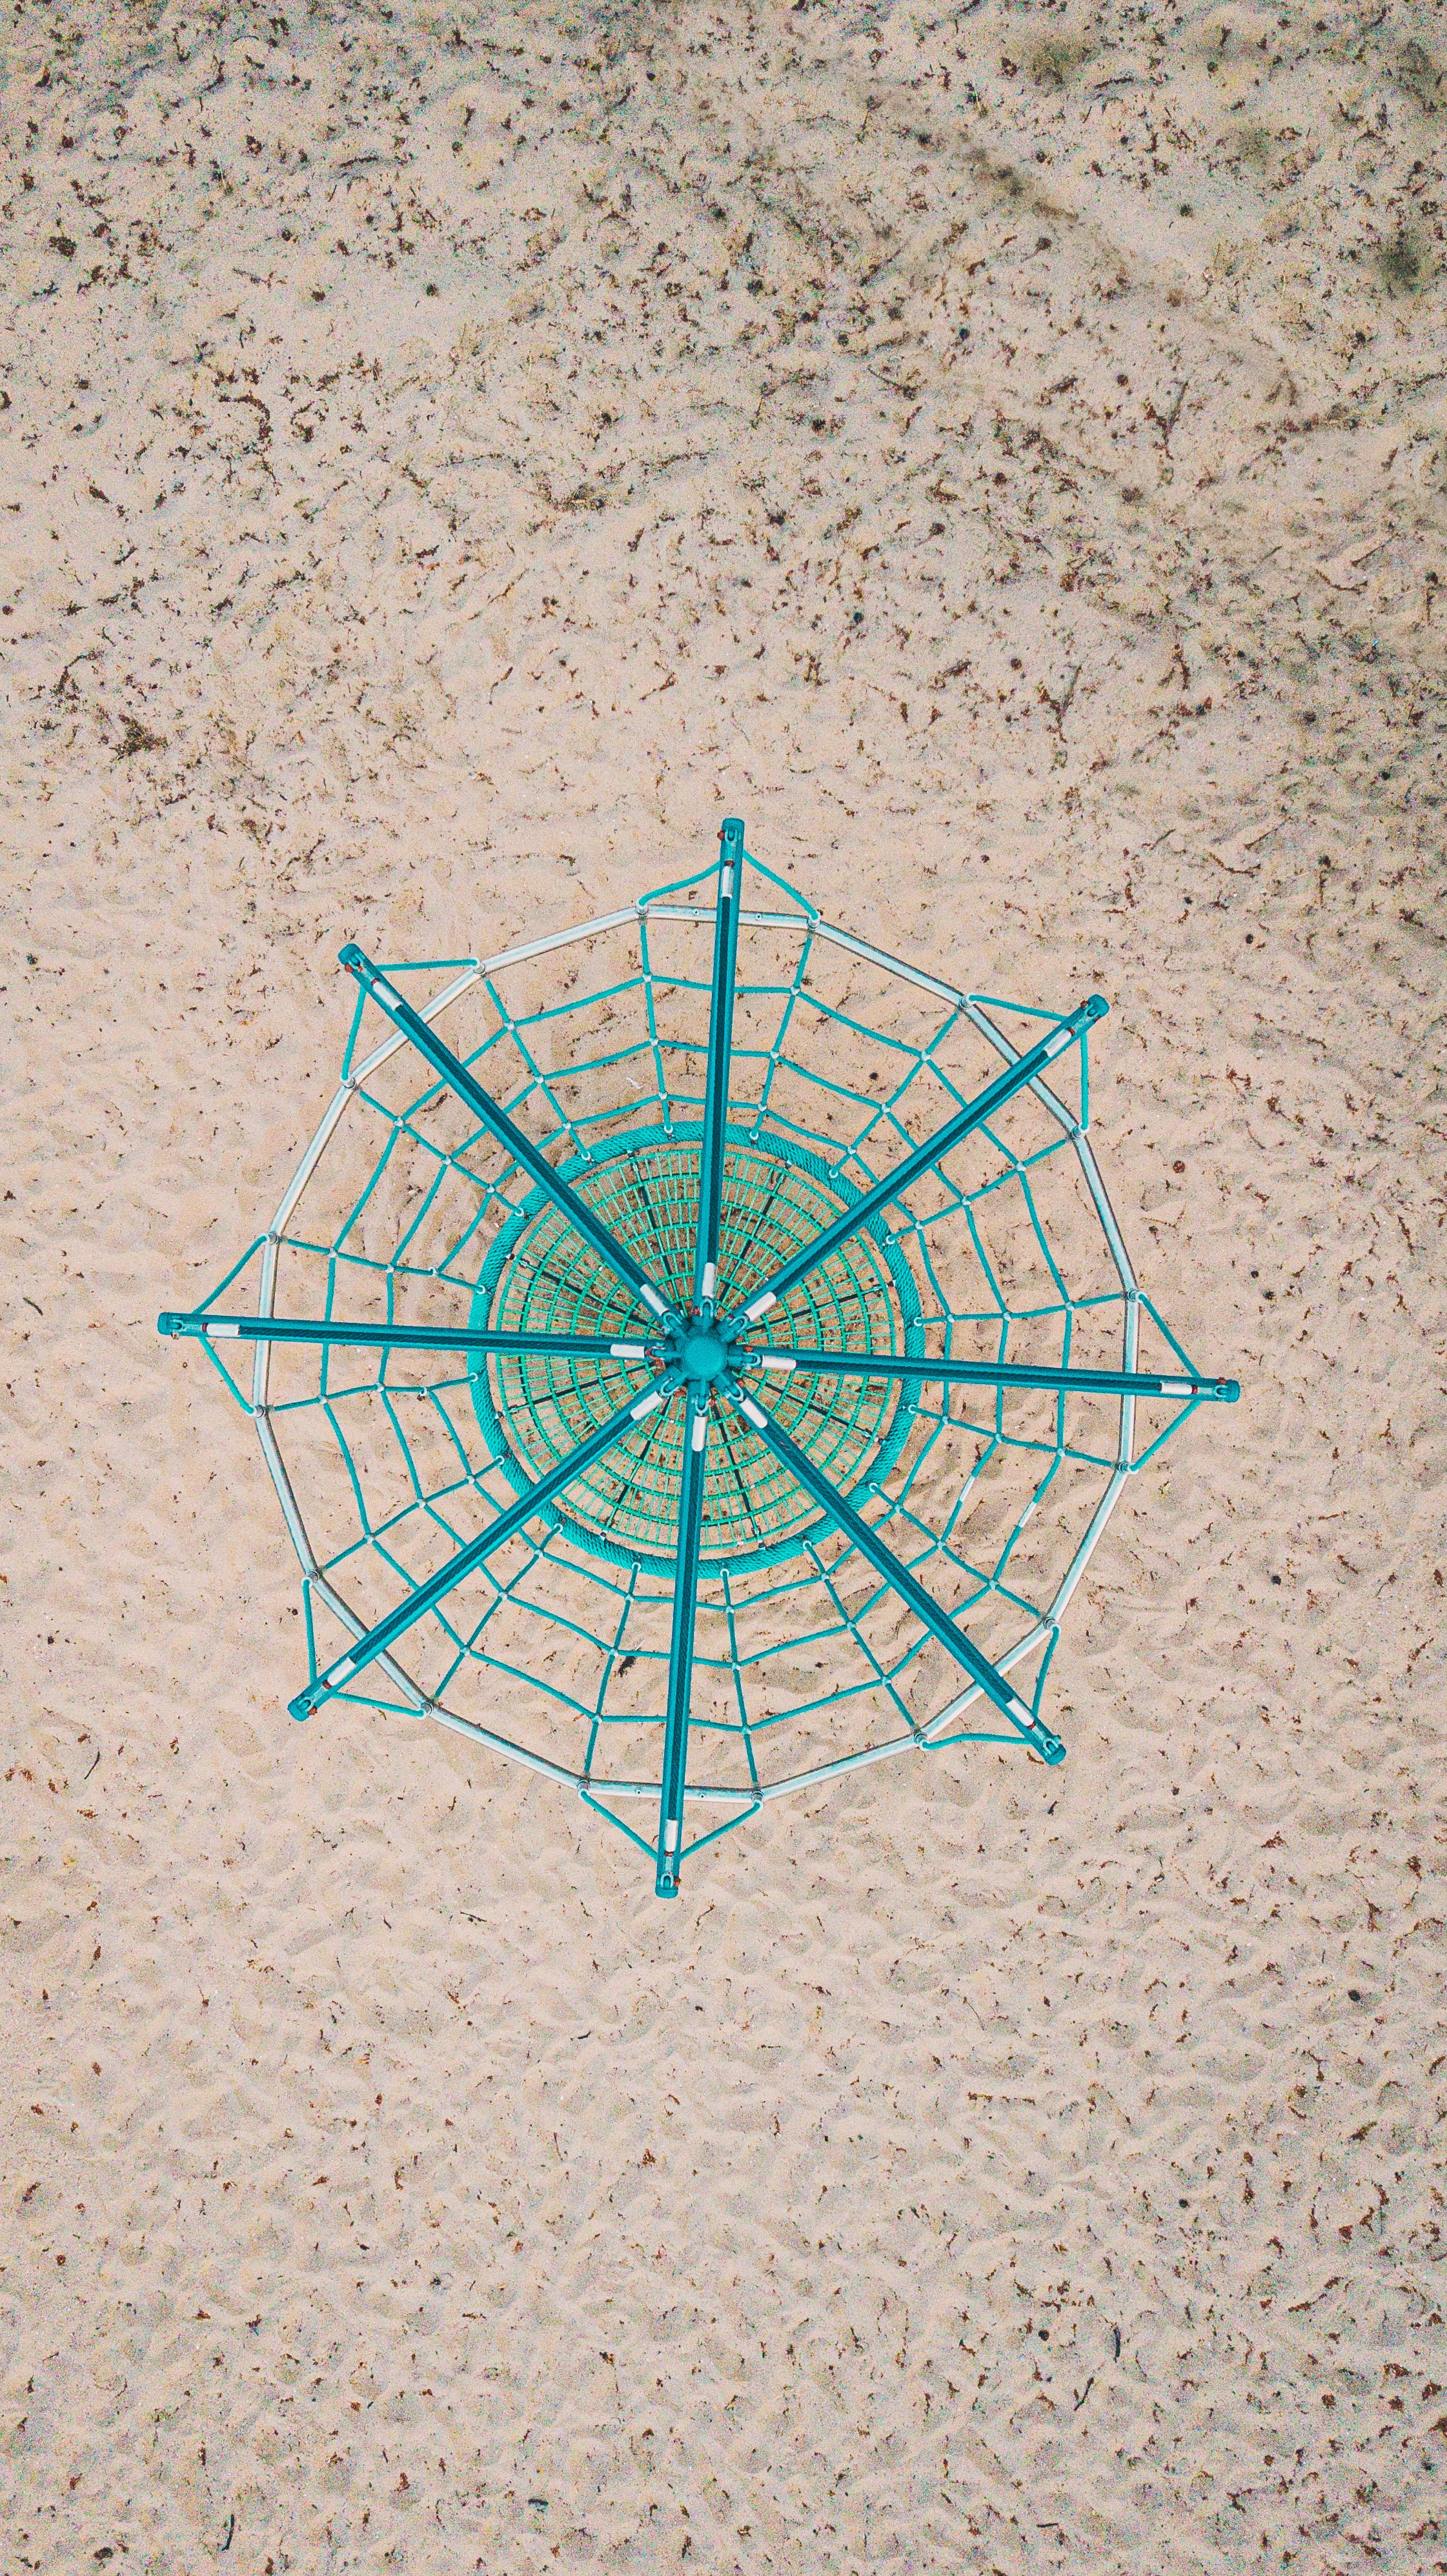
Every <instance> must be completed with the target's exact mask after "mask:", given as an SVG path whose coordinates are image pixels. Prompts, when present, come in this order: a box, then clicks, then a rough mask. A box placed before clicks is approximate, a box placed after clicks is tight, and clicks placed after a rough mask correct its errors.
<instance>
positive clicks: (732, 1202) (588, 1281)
mask: <svg viewBox="0 0 1447 2576" xmlns="http://www.w3.org/2000/svg"><path fill="white" fill-rule="evenodd" d="M699 1168H700V1141H699V1137H698V1133H697V1131H696V1130H680V1129H675V1130H674V1131H673V1132H672V1133H671V1134H670V1133H669V1132H667V1131H666V1130H664V1129H662V1128H648V1129H644V1130H642V1131H635V1132H634V1133H633V1134H632V1135H630V1136H628V1137H627V1138H626V1139H623V1140H621V1141H619V1142H618V1143H616V1144H612V1145H608V1146H604V1147H600V1148H598V1149H597V1150H595V1151H594V1152H592V1153H591V1154H588V1155H582V1156H578V1157H576V1158H575V1159H574V1160H573V1161H572V1162H571V1163H569V1164H566V1165H564V1166H563V1170H564V1175H565V1177H566V1178H567V1179H568V1180H569V1181H570V1182H571V1184H572V1186H573V1188H574V1189H575V1190H576V1191H577V1193H578V1195H579V1197H580V1198H582V1199H584V1200H585V1201H586V1203H587V1205H588V1206H589V1207H590V1208H592V1209H594V1210H595V1211H596V1213H597V1214H598V1215H599V1216H600V1217H601V1218H602V1220H603V1222H604V1223H605V1224H606V1225H607V1226H608V1228H609V1229H610V1231H611V1232H612V1233H613V1234H614V1235H615V1236H616V1237H617V1239H618V1241H619V1242H620V1243H621V1244H622V1245H623V1246H624V1249H625V1250H626V1251H627V1252H629V1253H630V1254H631V1255H632V1257H633V1258H634V1259H635V1260H636V1261H637V1262H638V1263H639V1264H640V1266H641V1267H642V1269H643V1270H644V1271H645V1272H646V1274H647V1275H648V1277H649V1278H651V1279H652V1280H653V1281H654V1282H655V1284H656V1285H657V1287H658V1288H659V1289H660V1290H661V1291H662V1293H663V1294H664V1296H665V1297H667V1298H668V1299H669V1301H670V1303H671V1304H673V1305H674V1306H676V1307H678V1308H679V1309H681V1310H684V1311H686V1310H687V1307H688V1305H689V1302H690V1300H691V1297H692V1292H693V1262H694V1243H695V1236H696V1232H697V1226H698V1202H699ZM857 1196H858V1193H857V1192H856V1191H854V1190H851V1189H850V1187H849V1185H848V1184H847V1183H845V1182H842V1181H840V1180H839V1179H838V1177H837V1176H836V1175H835V1174H834V1173H833V1172H832V1171H831V1170H830V1168H829V1166H828V1164H827V1163H826V1162H824V1161H823V1160H822V1158H821V1157H820V1156H819V1155H817V1154H813V1153H810V1152H808V1151H806V1150H805V1149H804V1148H802V1147H801V1146H798V1145H795V1144H793V1143H792V1142H786V1141H785V1140H783V1139H781V1138H778V1137H768V1138H763V1139H757V1140H755V1139H749V1140H745V1139H742V1138H735V1137H733V1136H732V1135H731V1136H730V1137H729V1140H728V1144H727V1148H726V1152H725V1158H724V1192H723V1223H722V1228H721V1233H720V1243H719V1286H718V1304H719V1309H720V1312H721V1313H723V1314H725V1315H727V1314H728V1313H730V1312H731V1311H736V1310H737V1309H738V1308H739V1307H740V1306H742V1305H743V1304H744V1303H745V1301H746V1300H747V1299H748V1297H749V1296H750V1295H751V1294H752V1293H753V1291H754V1290H755V1289H756V1288H759V1287H761V1286H762V1285H763V1284H764V1282H765V1281H766V1280H767V1279H768V1278H769V1277H770V1276H771V1275H772V1274H773V1273H774V1272H775V1271H777V1270H778V1269H779V1268H780V1266H781V1264H782V1263H783V1262H784V1261H786V1260H787V1259H788V1257H789V1256H790V1254H791V1253H794V1252H796V1251H797V1250H798V1249H799V1248H800V1246H801V1245H803V1244H807V1243H812V1242H813V1241H814V1240H815V1239H816V1238H817V1237H818V1236H819V1235H820V1234H822V1233H823V1231H824V1229H825V1227H826V1226H828V1225H831V1224H832V1223H833V1221H834V1219H835V1218H836V1217H837V1216H838V1215H839V1213H840V1211H841V1209H843V1208H846V1207H848V1206H850V1205H852V1204H853V1202H854V1200H855V1199H856V1197H857ZM919 1317H920V1305H919V1298H918V1294H917V1292H916V1289H915V1284H914V1280H913V1277H912V1275H911V1272H910V1269H909V1265H908V1263H907V1261H906V1260H905V1258H904V1254H903V1251H902V1249H901V1247H900V1245H899V1243H898V1241H897V1240H896V1238H895V1237H894V1236H893V1235H892V1234H891V1233H890V1232H889V1231H888V1229H887V1227H885V1226H884V1225H883V1224H882V1223H881V1222H880V1221H879V1220H878V1219H876V1220H875V1221H874V1223H873V1224H872V1225H868V1226H862V1227H861V1228H860V1230H859V1232H858V1233H857V1234H855V1235H852V1236H851V1237H850V1238H849V1240H848V1241H847V1242H846V1243H844V1244H842V1245H840V1246H839V1248H838V1249H837V1250H836V1251H834V1252H832V1253H831V1254H830V1255H829V1257H828V1258H827V1260H825V1261H822V1262H821V1263H820V1264H819V1267H818V1268H817V1270H814V1271H811V1272H810V1274H809V1276H808V1277H807V1278H805V1279H803V1280H801V1281H800V1282H799V1284H798V1286H797V1287H795V1288H793V1289H791V1290H790V1292H789V1294H788V1296H787V1297H785V1298H784V1299H782V1300H781V1302H780V1303H779V1304H778V1305H777V1306H775V1307H774V1308H773V1309H772V1310H771V1312H770V1313H769V1315H768V1317H767V1319H766V1324H765V1326H764V1327H763V1328H762V1329H761V1330H758V1331H756V1332H754V1333H752V1334H751V1335H750V1336H749V1339H750V1341H751V1342H752V1343H754V1344H756V1345H758V1344H762V1343H763V1342H765V1341H766V1340H767V1342H768V1343H769V1344H770V1345H771V1346H772V1347H773V1348H775V1349H781V1350H788V1349H791V1348H792V1349H801V1350H802V1349H808V1350H819V1349H826V1350H828V1349H833V1350H844V1349H848V1350H850V1351H853V1352H856V1353H868V1352H878V1353H880V1354H884V1353H895V1354H902V1353H914V1352H918V1351H920V1350H922V1349H923V1347H924V1337H923V1333H922V1331H921V1329H920V1322H919ZM472 1321H473V1324H474V1326H476V1327H479V1328H481V1327H489V1328H491V1329H493V1330H506V1331H512V1332H531V1333H560V1334H561V1333H571V1334H587V1335H599V1336H603V1337H606V1338H607V1339H609V1340H616V1341H628V1342H632V1343H634V1344H636V1343H637V1342H638V1341H639V1340H640V1339H641V1338H642V1337H643V1335H644V1333H645V1332H651V1330H652V1327H651V1325H650V1324H649V1321H648V1319H647V1318H645V1317H644V1316H643V1315H642V1314H641V1313H640V1312H639V1310H638V1309H637V1308H636V1307H635V1306H634V1304H633V1301H632V1299H631V1297H630V1295H629V1292H628V1290H627V1289H626V1288H625V1287H624V1285H623V1283H622V1281H621V1280H620V1279H619V1278H618V1277H617V1276H616V1274H615V1273H614V1272H613V1271H612V1270H611V1269H610V1268H609V1267H608V1266H607V1265H606V1264H605V1263H604V1262H602V1261H601V1260H600V1259H599V1257H598V1255H597V1253H596V1252H595V1251H594V1250H593V1248H592V1246H591V1245H590V1244H588V1243H586V1242H584V1240H583V1238H582V1237H581V1236H580V1235H579V1234H578V1233H577V1232H576V1230H575V1229H574V1227H573V1225H572V1223H571V1222H570V1220H569V1219H568V1217H567V1216H566V1215H564V1214H563V1213H562V1212H561V1211H560V1210H559V1209H558V1208H557V1207H556V1205H555V1204H554V1202H553V1201H552V1199H551V1198H549V1197H548V1196H547V1194H546V1193H545V1192H543V1191H541V1190H538V1191H535V1192H534V1193H533V1194H532V1196H531V1197H530V1198H529V1199H528V1200H527V1201H526V1203H525V1204H524V1206H523V1207H522V1208H521V1209H520V1210H519V1212H518V1214H517V1215H516V1216H515V1217H514V1218H513V1219H512V1220H511V1222H510V1223H509V1224H508V1225H506V1226H505V1227H504V1228H503V1230H502V1232H501V1233H500V1235H499V1236H498V1238H497V1240H496V1242H495V1243H494V1244H493V1247H492V1250H491V1252H490V1253H489V1255H488V1258H487V1261H486V1263H485V1264H484V1267H483V1270H482V1274H481V1276H480V1278H479V1280H478V1283H477V1290H476V1293H475V1296H474V1299H473V1310H472ZM683 1363H684V1367H685V1369H686V1371H687V1373H688V1376H689V1377H690V1379H692V1380H693V1381H694V1382H696V1383H704V1384H707V1383H709V1382H711V1380H712V1379H713V1378H714V1377H715V1376H716V1375H717V1373H718V1368H719V1366H720V1365H721V1351H720V1347H719V1345H718V1342H717V1338H716V1336H714V1335H713V1334H707V1333H704V1332H702V1331H699V1332H696V1333H693V1334H690V1335H689V1336H688V1337H687V1339H686V1341H685V1343H684V1348H683ZM652 1375H653V1371H652V1369H651V1368H650V1367H649V1365H648V1364H647V1363H646V1362H644V1361H642V1360H624V1361H618V1360H611V1359H608V1360H602V1361H600V1360H597V1359H591V1358H576V1359H567V1360H557V1359H552V1358H547V1357H542V1358H540V1357H538V1356H536V1355H535V1354H532V1353H529V1354H527V1355H524V1356H518V1357H514V1356H507V1357H503V1358H495V1357H489V1358H487V1359H485V1360H479V1361H478V1362H477V1363H476V1365H475V1366H474V1368H473V1371H472V1380H473V1398H474V1402H475V1404H476V1408H477V1415H478V1420H479V1422H480V1424H481V1427H482V1430H483V1433H484V1435H485V1437H486V1439H487V1442H488V1447H489V1450H490V1452H491V1453H492V1455H494V1456H496V1457H500V1458H501V1459H502V1462H503V1465H504V1468H505V1470H506V1472H507V1473H508V1474H509V1476H510V1477H511V1478H512V1481H513V1482H514V1483H515V1484H516V1486H517V1488H518V1491H519V1492H520V1493H521V1492H523V1491H524V1490H525V1489H526V1487H527V1486H528V1485H530V1484H534V1483H536V1481H537V1479H538V1478H539V1477H540V1476H544V1475H546V1474H547V1473H548V1471H549V1469H550V1468H552V1467H555V1466H556V1465H557V1463H558V1461H559V1459H561V1458H563V1457H565V1456H566V1455H567V1453H568V1451H569V1450H570V1449H572V1448H574V1447H575V1446H576V1445H577V1443H578V1442H579V1441H580V1440H584V1439H586V1438H587V1436H588V1434H589V1433H590V1432H591V1431H593V1430H595V1429H596V1428H597V1426H598V1425H599V1424H600V1423H602V1422H606V1421H607V1420H608V1418H609V1416H610V1415H611V1414H612V1413H614V1412H615V1411H616V1410H617V1408H618V1406H619V1405H620V1404H622V1403H623V1402H625V1400H626V1399H627V1397H628V1396H629V1395H631V1394H637V1393H641V1392H642V1391H643V1389H644V1388H646V1387H647V1386H648V1385H649V1384H650V1382H651V1378H652ZM745 1383H746V1384H747V1385H748V1386H750V1387H752V1388H753V1389H754V1390H755V1391H756V1393H757V1395H758V1398H759V1400H760V1402H762V1403H763V1404H764V1405H765V1406H766V1407H767V1409H768V1411H769V1412H770V1413H771V1414H773V1415H774V1417H775V1419H776V1420H777V1421H778V1422H779V1423H780V1424H781V1426H782V1428H783V1429H784V1430H785V1431H787V1432H788V1433H789V1434H790V1435H791V1437H792V1438H793V1439H794V1440H795V1441H797V1443H798V1444H799V1446H800V1447H801V1448H802V1449H804V1450H806V1451H807V1452H808V1454H809V1456H810V1458H812V1459H813V1461H814V1462H815V1464H816V1465H817V1466H818V1467H819V1468H820V1469H822V1471H823V1473H824V1474H825V1475H827V1476H828V1477H829V1478H830V1480H831V1482H832V1483H833V1484H835V1485H837V1486H838V1487H839V1488H840V1490H841V1491H842V1492H843V1493H845V1494H850V1493H857V1492H858V1490H859V1489H860V1487H861V1486H867V1485H868V1484H870V1483H871V1482H873V1481H875V1480H877V1479H878V1478H880V1477H882V1476H883V1474H884V1472H885V1470H886V1469H887V1468H888V1466H889V1465H890V1463H891V1462H892V1460H893V1459H894V1458H895V1457H897V1455H898V1453H899V1450H900V1448H901V1446H902V1444H903V1442H904V1439H905V1437H906V1434H907V1432H908V1430H909V1426H910V1422H911V1420H912V1419H913V1416H914V1411H915V1405H916V1401H917V1390H916V1389H915V1388H914V1387H912V1386H908V1385H901V1384H900V1383H899V1382H898V1381H897V1380H888V1379H880V1380H870V1379H868V1378H837V1377H830V1376H828V1375H826V1374H824V1373H823V1372H817V1373H816V1372H814V1371H812V1370H808V1371H806V1370H803V1369H799V1370H796V1371H795V1373H794V1374H793V1375H792V1376H791V1377H788V1378H784V1379H780V1378H778V1377H768V1376H766V1377H763V1378H762V1379H760V1378H758V1377H756V1376H754V1375H753V1374H752V1373H750V1374H749V1375H748V1376H747V1377H746V1379H745ZM684 1435H685V1409H684V1404H683V1400H682V1398H681V1397H675V1399H674V1401H673V1402H672V1403H671V1404H669V1405H667V1406H666V1407H665V1408H663V1410H661V1411H659V1412H656V1413H654V1414H652V1415H650V1416H649V1417H648V1419H647V1420H646V1421H644V1422H642V1423H640V1424H638V1425H637V1426H636V1427H635V1428H633V1429H631V1430H630V1431H629V1433H628V1436H627V1438H626V1439H624V1440H621V1441H620V1442H619V1444H618V1446H617V1447H616V1448H615V1449H613V1450H610V1451H609V1452H608V1454H607V1455H606V1456H605V1457H603V1458H601V1459H599V1460H596V1461H595V1462H594V1464H593V1465H592V1466H591V1467H588V1468H585V1469H584V1471H583V1472H582V1474H581V1475H579V1476H578V1477H576V1478H575V1479H574V1481H573V1483H572V1484H571V1485H570V1486H569V1487H568V1488H567V1491H566V1492H565V1493H564V1494H563V1495H562V1496H561V1497H560V1498H559V1502H558V1504H557V1506H556V1510H555V1513H554V1517H555V1518H556V1520H557V1521H558V1522H559V1523H560V1525H561V1526H562V1528H563V1529H564V1530H565V1532H566V1533H567V1534H568V1535H569V1536H570V1537H572V1538H574V1539H575V1540H577V1542H578V1543H579V1544H580V1545H581V1546H583V1547H586V1548H588V1549H589V1550H590V1551H591V1552H592V1553H594V1554H596V1555H602V1556H606V1557H607V1558H609V1559H610V1560H611V1561H612V1562H613V1563H615V1564H619V1565H630V1566H631V1565H638V1564H648V1565H656V1566H659V1567H663V1568H668V1569H671V1567H672V1565H673V1561H674V1552H675V1548H676V1544H677V1532H678V1502H679V1490H680V1484H681V1478H682V1467H683V1440H684ZM821 1526H822V1523H821V1517H820V1513H819V1509H818V1506H817V1504H816V1503H815V1502H814V1501H813V1500H812V1498H811V1497H810V1496H809V1495H808V1494H806V1493H805V1492H804V1491H803V1489H802V1488H801V1487H800V1486H799V1485H798V1484H797V1483H796V1482H795V1480H794V1478H793V1477H792V1476H791V1475H790V1473H789V1471H788V1469H787V1468H786V1467H784V1466H782V1465H781V1464H780V1462H779V1461H778V1460H777V1459H776V1458H775V1457H774V1456H773V1454H772V1453H771V1451H770V1450H769V1449H767V1448H766V1447H765V1445H764V1443H763V1441H762V1440H760V1439H759V1437H758V1435H757V1434H756V1433H755V1432H754V1431H752V1430H751V1429H750V1427H749V1425H748V1424H747V1422H745V1421H744V1420H743V1418H742V1416H741V1415H740V1414H739V1413H738V1411H737V1409H736V1408H735V1406H734V1405H733V1404H732V1403H730V1402H729V1401H728V1400H727V1398H720V1399H719V1400H716V1401H715V1403H714V1405H713V1407H712V1414H711V1424H710V1433H709V1443H708V1466H707V1475H706V1479H705V1484H704V1505H703V1552H702V1561H703V1564H704V1565H705V1566H706V1567H711V1568H713V1569H715V1570H717V1569H720V1568H722V1567H725V1566H726V1567H728V1568H729V1569H730V1570H731V1571H737V1570H739V1569H741V1568H743V1567H745V1566H748V1565H757V1564H772V1563H775V1562H777V1561H779V1560H780V1559H782V1558H784V1557H789V1556H793V1555H796V1554H797V1553H798V1551H799V1550H800V1548H802V1547H803V1546H804V1544H805V1543H806V1541H807V1540H808V1539H809V1538H810V1537H811V1536H812V1535H813V1534H814V1533H815V1532H816V1531H818V1530H819V1529H820V1528H821Z"/></svg>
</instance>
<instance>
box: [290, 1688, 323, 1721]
mask: <svg viewBox="0 0 1447 2576" xmlns="http://www.w3.org/2000/svg"><path fill="white" fill-rule="evenodd" d="M286 1706H287V1715H288V1716H289V1717H294V1718H295V1719H296V1721H297V1723H298V1725H300V1724H301V1723H302V1722H303V1720H304V1719H306V1718H308V1717H310V1716H312V1715H313V1713H314V1711H315V1707H316V1702H315V1701H314V1700H310V1699H308V1697H307V1695H306V1692H305V1691H298V1692H297V1695H296V1697H295V1699H292V1700H288V1701H287V1704H286Z"/></svg>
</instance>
